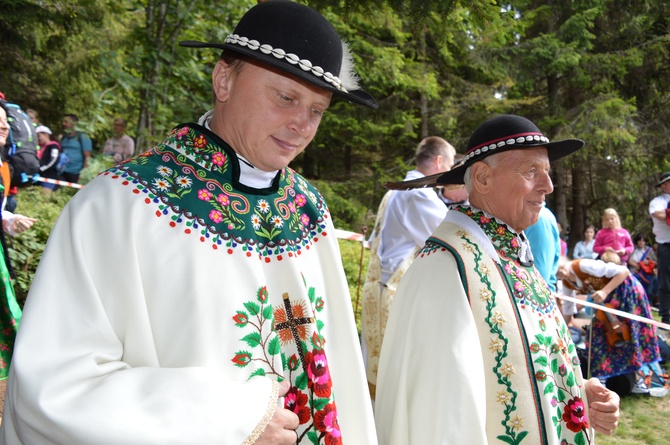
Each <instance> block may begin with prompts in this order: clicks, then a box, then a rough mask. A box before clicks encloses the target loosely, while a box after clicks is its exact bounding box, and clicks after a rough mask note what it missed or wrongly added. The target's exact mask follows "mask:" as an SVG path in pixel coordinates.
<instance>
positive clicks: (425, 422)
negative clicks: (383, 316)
mask: <svg viewBox="0 0 670 445" xmlns="http://www.w3.org/2000/svg"><path fill="white" fill-rule="evenodd" d="M437 270H439V271H440V273H435V271H437ZM457 270H458V269H457V267H456V262H455V260H454V258H453V257H452V256H451V254H449V253H446V252H442V253H440V252H436V253H432V254H431V255H430V256H427V257H424V258H421V259H420V260H419V261H415V262H414V263H413V264H412V266H411V267H410V268H409V270H408V271H407V273H406V274H405V276H404V277H403V280H402V281H401V283H400V286H399V288H398V291H397V292H396V294H395V298H394V302H393V306H392V308H391V314H390V316H389V321H388V324H387V327H386V333H385V335H384V343H383V345H382V352H381V358H380V366H379V375H378V380H377V397H376V403H375V411H376V412H375V418H376V424H377V435H378V437H379V443H380V444H385V445H424V444H468V445H485V444H486V443H487V439H486V434H485V431H486V427H485V424H486V392H485V387H484V386H485V385H484V384H483V382H484V369H483V367H484V365H483V359H482V355H481V351H480V344H479V337H478V333H477V328H476V326H475V322H474V319H473V317H472V312H471V310H470V307H469V304H468V299H467V297H466V295H465V292H464V290H463V287H462V285H461V279H460V277H459V275H458V272H457Z"/></svg>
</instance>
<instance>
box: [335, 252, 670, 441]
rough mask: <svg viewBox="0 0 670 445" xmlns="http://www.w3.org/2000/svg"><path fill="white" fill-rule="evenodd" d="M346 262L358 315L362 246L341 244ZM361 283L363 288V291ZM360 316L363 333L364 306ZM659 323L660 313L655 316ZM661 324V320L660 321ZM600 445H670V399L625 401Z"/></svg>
mask: <svg viewBox="0 0 670 445" xmlns="http://www.w3.org/2000/svg"><path fill="white" fill-rule="evenodd" d="M340 250H341V251H342V261H343V263H344V270H345V273H346V275H347V280H348V282H349V291H350V293H351V305H352V309H353V310H354V311H355V313H356V298H357V296H358V276H359V271H360V270H361V267H360V264H361V260H360V257H361V244H360V243H358V242H355V241H347V240H340ZM369 255H370V251H369V250H365V251H364V253H363V264H362V272H361V274H360V276H361V281H362V282H364V281H365V271H366V268H367V263H368V258H369ZM362 282H361V288H362ZM355 315H356V321H357V325H358V331H359V333H360V302H359V308H358V311H357V313H356V314H355ZM654 316H655V318H656V319H657V320H658V313H656V312H654ZM659 321H660V320H659ZM666 366H667V365H666ZM596 443H597V444H598V445H667V444H669V443H670V395H668V396H666V397H664V398H657V397H651V396H648V395H629V396H626V397H624V398H623V399H622V400H621V418H620V422H619V428H617V429H616V431H615V432H614V434H613V435H612V436H604V435H602V434H597V435H596Z"/></svg>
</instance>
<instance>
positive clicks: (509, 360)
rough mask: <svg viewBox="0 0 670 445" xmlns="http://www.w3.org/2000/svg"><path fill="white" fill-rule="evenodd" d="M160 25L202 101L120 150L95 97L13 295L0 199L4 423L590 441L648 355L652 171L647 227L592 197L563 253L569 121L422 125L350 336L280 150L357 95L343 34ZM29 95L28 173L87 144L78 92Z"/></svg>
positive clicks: (346, 313) (175, 438) (244, 22)
mask: <svg viewBox="0 0 670 445" xmlns="http://www.w3.org/2000/svg"><path fill="white" fill-rule="evenodd" d="M287 29H289V30H290V31H291V32H286V30H287ZM181 46H183V47H188V48H196V49H198V48H205V49H212V48H213V49H215V50H217V51H220V52H221V53H220V54H221V55H220V57H219V59H218V60H217V61H216V63H215V65H214V67H213V68H212V70H211V71H212V74H211V79H212V84H211V87H212V91H213V104H212V109H211V110H209V111H207V112H206V113H205V114H203V115H202V116H201V117H200V118H199V119H198V120H197V123H187V124H181V125H178V126H177V127H175V128H174V129H173V130H172V131H171V132H170V133H169V134H168V135H167V136H166V138H165V141H164V142H163V143H161V144H159V145H157V146H156V147H154V148H152V149H150V150H147V151H145V152H143V153H141V154H137V153H135V147H134V141H133V139H132V138H131V137H129V136H128V135H127V134H126V129H127V128H126V127H127V124H126V121H125V120H124V119H122V118H116V119H114V123H113V124H114V125H113V128H114V131H113V133H114V134H113V135H112V136H111V137H110V138H109V140H107V141H106V143H105V144H104V145H103V148H102V153H103V155H104V156H108V157H109V158H110V159H112V160H113V162H114V166H113V167H112V168H110V169H109V170H107V171H105V172H103V173H102V174H100V175H98V176H97V177H96V178H95V179H94V180H93V181H91V182H90V183H88V184H87V186H86V187H85V188H84V189H83V190H81V191H79V192H78V193H77V194H76V195H75V196H74V197H73V198H72V199H71V201H70V202H69V203H68V204H67V206H66V207H65V208H64V209H63V212H62V214H61V216H60V218H59V220H58V222H57V224H56V225H55V227H54V228H53V230H52V232H51V235H50V239H49V242H48V245H47V247H46V249H45V251H44V253H43V256H42V259H41V262H40V265H39V268H38V270H37V272H36V274H35V276H34V280H33V282H32V284H31V288H30V293H29V295H28V299H27V301H26V304H25V307H24V308H23V309H24V311H23V312H22V311H21V308H20V307H19V306H18V304H17V302H16V298H15V297H14V295H13V288H12V284H11V273H12V270H11V264H10V262H9V256H8V254H7V251H6V243H5V240H4V234H9V235H11V236H15V235H18V234H19V233H21V232H23V231H25V230H27V229H29V228H30V227H31V225H32V224H33V223H34V222H35V220H34V219H33V218H29V217H25V216H22V215H18V214H14V213H11V212H9V211H6V210H4V204H3V212H2V226H3V227H2V228H3V230H2V231H0V241H2V247H3V249H2V250H0V297H1V298H0V306H2V307H1V308H0V315H2V317H0V322H1V323H2V330H1V335H0V379H3V378H7V377H8V382H7V393H6V397H5V400H6V404H5V410H4V419H3V420H2V425H1V426H0V442H1V443H6V444H23V443H138V444H143V443H146V444H149V443H175V444H177V443H185V444H186V443H244V444H258V445H264V444H280V445H281V444H307V443H310V444H326V445H337V444H343V443H347V444H377V443H380V444H399V445H400V444H402V445H406V444H432V443H454V441H457V443H467V444H474V445H478V444H481V445H484V444H493V443H521V442H522V441H523V443H526V442H528V443H533V444H535V443H538V444H558V443H581V444H593V443H594V441H595V435H596V432H597V433H600V434H604V435H611V434H612V433H613V431H614V430H615V429H616V428H617V426H618V422H619V417H620V411H619V402H620V396H619V394H618V393H617V391H614V390H613V389H612V388H610V387H608V386H609V385H608V380H609V379H611V378H613V377H616V376H618V375H624V374H631V373H632V374H635V375H637V373H638V372H639V371H640V370H641V369H642V367H644V366H646V365H650V364H656V363H658V362H659V361H660V359H661V354H660V350H659V345H658V337H657V334H656V328H655V327H654V326H652V325H650V324H648V323H645V322H644V319H645V318H647V319H648V318H650V317H651V307H650V304H649V300H650V299H651V300H652V301H654V302H655V301H658V309H659V315H660V316H661V318H662V321H663V322H664V323H670V210H669V209H668V207H669V203H670V172H668V173H663V174H662V175H661V177H660V180H659V182H658V184H657V186H658V187H660V188H661V190H662V193H661V194H660V195H659V196H658V197H657V198H655V199H654V200H653V201H651V203H650V205H649V214H650V216H651V218H652V220H653V234H654V237H655V246H656V247H655V248H654V246H647V244H646V243H647V238H646V237H645V236H644V235H640V234H636V236H635V242H633V240H632V239H631V235H630V233H629V232H628V231H627V230H626V229H624V228H622V227H621V222H620V219H619V215H618V214H617V212H616V211H615V210H614V209H606V210H605V211H604V212H603V217H602V222H601V228H600V229H599V230H596V228H595V227H594V226H588V227H587V228H586V230H585V231H584V239H583V240H582V241H580V242H579V243H577V245H576V246H575V248H574V250H573V254H572V259H568V256H569V251H568V246H567V243H566V241H565V237H564V234H563V231H562V230H561V227H560V225H559V222H558V221H557V218H556V216H555V215H554V214H553V213H552V211H551V210H550V209H549V208H548V207H547V205H546V198H547V196H548V195H550V194H551V193H552V192H553V183H552V180H551V176H550V169H551V163H552V162H554V161H556V160H558V159H560V158H563V157H566V156H569V155H571V154H572V153H574V152H576V151H577V150H580V149H581V148H582V147H583V146H584V142H583V141H581V140H579V139H565V140H561V141H550V140H549V138H548V137H546V136H545V135H544V134H543V133H542V131H541V130H540V129H539V128H538V127H537V125H536V124H535V123H533V122H532V121H530V120H529V119H527V118H525V117H522V116H518V115H514V114H505V115H498V116H494V117H491V118H490V119H488V120H486V121H485V122H483V123H482V124H481V125H480V126H479V127H477V129H476V130H475V131H474V132H473V133H472V135H471V137H470V139H469V141H468V143H467V147H466V149H465V153H464V154H462V155H457V154H456V150H455V148H454V147H453V146H452V145H451V144H449V143H448V142H447V141H446V140H444V139H443V138H440V137H437V136H431V137H428V138H426V139H424V140H422V141H421V142H420V143H419V144H418V147H417V148H416V150H415V157H414V162H415V165H416V167H415V168H414V169H412V170H411V171H409V172H408V173H407V175H406V177H405V180H404V181H399V182H396V183H389V184H387V187H388V188H389V189H390V191H389V192H388V193H387V194H386V195H385V196H384V198H383V199H382V202H381V204H380V206H379V209H378V211H377V219H376V222H375V229H374V232H373V236H372V238H371V250H370V262H369V267H368V274H367V277H366V283H365V286H364V292H363V293H364V299H363V307H362V334H361V337H360V338H359V336H358V335H357V332H356V324H355V320H354V316H353V313H352V310H351V301H350V298H349V292H348V285H347V282H346V278H345V275H344V270H343V265H342V259H341V255H340V251H339V246H338V242H337V239H336V238H335V236H334V233H335V230H334V226H333V222H332V218H331V216H330V213H329V210H328V207H327V204H326V202H325V201H324V199H323V197H322V195H321V194H320V193H319V191H318V190H317V189H316V188H315V187H314V186H313V185H311V184H310V183H309V182H308V181H307V180H306V179H305V178H304V177H302V176H301V175H300V174H299V173H297V172H296V171H294V170H293V169H291V168H290V167H289V164H290V162H291V161H292V160H293V159H294V158H295V157H296V156H298V155H299V154H300V153H301V152H302V151H303V150H305V149H306V148H307V146H308V145H309V143H310V142H311V141H312V139H313V138H314V136H315V135H316V133H317V130H318V128H319V126H320V124H321V118H322V115H323V113H324V111H325V110H326V109H328V108H329V106H330V105H331V102H332V101H336V100H346V101H349V102H352V103H354V104H357V105H361V106H366V107H370V108H377V107H378V104H377V102H376V101H375V99H374V98H373V97H372V96H371V95H370V94H368V93H367V92H366V91H365V90H364V89H363V87H362V80H361V79H359V78H358V75H357V74H356V72H355V65H354V63H353V60H354V59H353V56H352V54H351V51H350V50H349V48H348V45H347V44H346V43H345V42H343V41H342V40H341V39H340V37H339V35H338V33H337V31H336V29H335V27H334V26H333V25H332V24H331V23H330V22H329V21H328V20H327V19H326V18H325V17H323V16H322V15H321V14H320V13H319V12H317V11H316V10H314V9H312V8H310V7H307V6H305V5H302V4H299V3H295V2H290V1H282V0H273V1H268V2H259V3H258V4H257V5H255V6H253V7H252V8H250V9H249V10H248V11H247V12H246V13H245V14H244V15H243V16H242V18H241V19H240V20H239V22H238V23H237V25H236V27H235V29H234V31H233V33H231V34H230V35H228V36H227V37H226V38H225V40H224V41H222V42H221V41H216V42H199V41H185V42H181ZM1 105H2V104H0V148H2V147H4V146H5V145H6V144H7V139H8V137H9V134H10V133H9V124H8V119H7V110H6V108H5V107H4V106H1ZM27 111H28V113H26V114H27V115H28V116H30V119H31V120H32V122H33V124H34V127H35V128H34V130H35V134H36V139H37V141H38V143H39V148H38V150H37V156H38V159H39V172H40V175H42V176H43V177H45V178H50V179H56V180H63V181H67V182H72V183H76V182H77V181H79V179H80V174H81V171H82V170H83V169H85V168H86V167H87V164H88V162H89V160H90V157H91V153H92V150H93V144H92V141H91V138H90V137H89V136H88V135H87V134H86V133H85V132H83V131H81V130H79V129H78V122H79V118H78V116H77V115H75V114H67V115H65V116H64V118H63V121H62V129H63V131H62V134H61V135H60V136H56V135H54V132H53V131H52V130H51V129H50V128H49V127H48V126H46V125H44V124H43V123H42V122H40V121H39V117H38V115H37V112H35V111H34V110H27ZM63 153H65V154H66V155H67V156H66V158H67V162H62V159H63V156H62V154H63ZM5 160H6V159H5V157H4V156H3V159H2V162H0V173H2V175H0V177H1V178H2V181H3V182H2V184H0V191H3V190H4V196H5V197H6V196H7V193H8V192H7V190H8V189H9V187H11V180H10V179H8V178H10V175H9V166H8V165H7V163H6V162H5ZM3 166H4V167H3ZM5 181H7V182H5ZM3 185H4V188H3ZM42 186H43V187H44V188H45V191H47V192H49V191H52V190H54V188H55V185H54V184H47V183H45V184H43V185H42ZM0 195H2V193H0ZM64 258H67V261H63V259H64ZM644 279H648V281H644ZM54 289H57V292H54ZM559 297H560V298H559ZM564 297H566V299H564ZM580 305H583V306H586V307H591V308H592V309H593V307H596V308H597V310H595V309H594V310H593V313H594V316H593V318H592V319H590V324H589V331H590V335H588V336H587V337H586V342H585V345H586V347H587V350H588V352H587V359H586V360H587V361H588V366H587V369H586V371H584V367H583V363H582V361H583V359H584V358H583V357H580V355H579V351H578V349H577V348H575V347H574V343H575V342H576V340H575V339H574V336H573V335H572V334H573V331H572V330H571V327H572V328H574V317H575V316H576V315H578V314H579V312H580V308H579V306H580ZM598 305H599V306H598ZM611 309H615V310H618V311H619V312H620V313H621V312H623V313H626V312H627V313H630V314H633V315H635V316H637V318H636V319H628V318H616V317H614V318H613V315H612V314H613V312H612V311H611ZM582 310H583V309H582ZM19 326H20V329H19ZM10 364H11V366H10ZM645 385H646V383H645V382H644V381H641V380H640V379H636V380H635V382H634V385H633V386H634V388H635V391H634V392H637V393H643V392H645V389H646V390H648V388H646V386H645Z"/></svg>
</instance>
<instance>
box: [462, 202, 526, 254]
mask: <svg viewBox="0 0 670 445" xmlns="http://www.w3.org/2000/svg"><path fill="white" fill-rule="evenodd" d="M451 210H456V211H458V212H460V213H463V214H464V215H467V216H469V217H470V218H471V219H472V220H473V221H474V222H476V223H477V225H478V226H479V227H480V228H481V229H482V230H483V231H484V233H485V234H486V236H487V237H488V238H489V239H490V240H491V242H492V243H493V246H494V248H495V250H496V251H497V252H498V254H499V255H500V256H501V257H505V258H512V259H514V258H517V259H518V260H519V264H521V265H522V266H525V267H531V266H532V265H533V252H531V250H530V243H529V242H528V239H527V238H526V235H524V233H523V232H521V233H517V232H516V231H515V230H514V229H512V228H511V227H510V226H508V225H507V224H506V223H505V222H504V221H501V220H499V219H498V218H496V217H495V216H493V215H490V214H488V213H487V212H485V211H483V210H480V209H477V208H475V207H473V206H471V205H455V206H453V207H451V208H450V211H451Z"/></svg>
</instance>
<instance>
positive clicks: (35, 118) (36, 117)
mask: <svg viewBox="0 0 670 445" xmlns="http://www.w3.org/2000/svg"><path fill="white" fill-rule="evenodd" d="M26 114H27V115H28V117H29V118H30V120H31V121H32V122H33V125H35V126H36V127H37V126H39V125H41V122H40V117H39V115H38V114H37V111H35V110H33V109H32V108H28V109H27V110H26Z"/></svg>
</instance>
